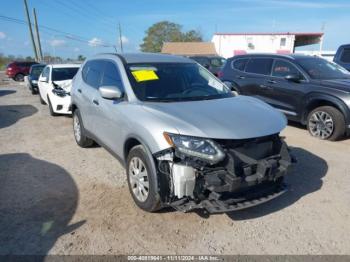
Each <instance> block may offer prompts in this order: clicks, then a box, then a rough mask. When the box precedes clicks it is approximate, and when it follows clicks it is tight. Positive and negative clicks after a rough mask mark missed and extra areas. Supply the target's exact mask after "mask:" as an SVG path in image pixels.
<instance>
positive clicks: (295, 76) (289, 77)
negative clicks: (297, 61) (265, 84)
mask: <svg viewBox="0 0 350 262" xmlns="http://www.w3.org/2000/svg"><path fill="white" fill-rule="evenodd" d="M285 79H286V80H288V81H291V82H295V83H299V82H300V80H301V78H300V76H299V75H298V74H290V75H287V76H286V77H285Z"/></svg>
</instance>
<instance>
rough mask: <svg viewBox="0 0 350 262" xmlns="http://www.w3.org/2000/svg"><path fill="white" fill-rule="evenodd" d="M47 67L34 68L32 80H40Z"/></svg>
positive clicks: (32, 69)
mask: <svg viewBox="0 0 350 262" xmlns="http://www.w3.org/2000/svg"><path fill="white" fill-rule="evenodd" d="M44 67H45V66H33V67H31V70H30V76H31V78H32V79H38V78H39V76H40V74H41V72H42V71H43V69H44Z"/></svg>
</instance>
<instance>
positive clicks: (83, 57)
mask: <svg viewBox="0 0 350 262" xmlns="http://www.w3.org/2000/svg"><path fill="white" fill-rule="evenodd" d="M77 59H78V61H84V60H85V59H86V57H85V56H83V55H78V58H77Z"/></svg>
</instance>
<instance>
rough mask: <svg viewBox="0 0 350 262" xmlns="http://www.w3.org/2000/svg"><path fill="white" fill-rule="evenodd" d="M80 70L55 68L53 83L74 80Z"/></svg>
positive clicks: (53, 70) (75, 68)
mask: <svg viewBox="0 0 350 262" xmlns="http://www.w3.org/2000/svg"><path fill="white" fill-rule="evenodd" d="M78 70H79V68H78V67H66V68H53V69H52V81H63V80H69V79H73V77H74V76H75V74H76V73H77V72H78Z"/></svg>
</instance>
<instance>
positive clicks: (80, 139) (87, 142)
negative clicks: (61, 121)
mask: <svg viewBox="0 0 350 262" xmlns="http://www.w3.org/2000/svg"><path fill="white" fill-rule="evenodd" d="M73 132H74V138H75V141H76V142H77V144H78V145H79V146H80V147H83V148H86V147H90V146H92V145H93V143H94V141H93V140H92V139H90V138H88V137H87V136H86V131H85V128H84V125H83V122H82V120H81V115H80V112H79V109H75V110H74V112H73Z"/></svg>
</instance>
